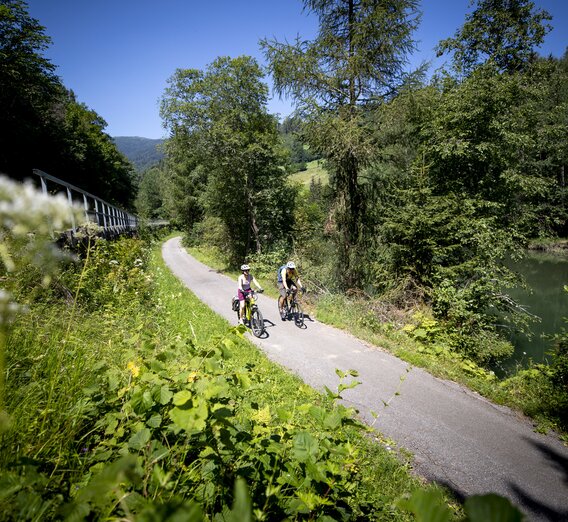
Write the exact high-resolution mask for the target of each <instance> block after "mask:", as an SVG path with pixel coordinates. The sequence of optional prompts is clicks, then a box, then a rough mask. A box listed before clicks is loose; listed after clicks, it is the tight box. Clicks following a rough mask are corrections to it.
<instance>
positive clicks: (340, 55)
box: [261, 0, 418, 286]
mask: <svg viewBox="0 0 568 522" xmlns="http://www.w3.org/2000/svg"><path fill="white" fill-rule="evenodd" d="M417 4H418V2H417V1H415V0H394V1H392V0H391V1H388V2H387V1H385V0H334V1H324V0H305V1H304V6H305V8H306V9H307V10H309V11H311V12H313V13H315V14H316V15H317V16H318V18H319V33H318V36H317V37H316V38H315V39H314V40H313V41H311V42H304V41H302V40H300V38H299V37H298V38H297V39H296V41H295V43H293V44H289V43H279V42H277V41H275V40H271V41H270V40H266V39H265V40H263V41H262V42H261V45H262V47H263V49H264V53H265V55H266V58H267V60H268V62H269V69H270V71H271V73H272V75H273V77H274V85H275V90H276V91H277V92H278V93H279V94H280V95H282V94H285V95H289V96H291V97H292V99H293V100H294V102H295V103H296V105H297V109H298V113H299V114H301V115H302V117H303V118H304V119H305V121H306V124H305V126H304V134H305V137H306V141H307V143H308V144H309V146H310V149H311V150H313V151H314V152H315V153H317V154H320V155H322V156H323V157H325V158H326V159H327V160H328V164H329V165H330V167H331V169H332V176H331V181H332V183H333V185H334V188H335V191H336V204H335V206H334V208H335V219H334V221H335V222H336V224H337V231H338V235H337V242H338V247H339V252H338V254H339V259H340V260H341V274H342V275H343V284H344V285H345V286H356V285H357V284H358V282H359V274H358V271H359V267H358V266H357V261H356V257H357V253H356V249H355V247H356V246H357V243H358V241H359V238H360V233H361V224H362V216H363V201H362V197H361V190H360V186H359V174H360V172H361V169H362V168H364V167H365V165H367V164H368V163H369V161H370V159H371V157H372V155H373V148H372V146H371V136H370V132H369V129H368V127H367V126H366V124H365V118H364V107H365V106H366V105H368V104H370V103H371V102H376V101H377V100H380V99H383V98H385V97H386V96H388V95H391V94H392V93H393V92H394V90H395V87H396V85H397V84H398V83H400V81H401V79H402V76H403V66H404V64H405V56H406V54H407V53H408V52H409V51H410V50H411V49H413V41H412V39H411V33H412V31H413V30H414V29H415V28H416V25H417V23H418V16H417Z"/></svg>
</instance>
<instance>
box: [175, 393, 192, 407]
mask: <svg viewBox="0 0 568 522" xmlns="http://www.w3.org/2000/svg"><path fill="white" fill-rule="evenodd" d="M190 399H191V392H190V391H189V390H182V391H180V392H177V393H176V394H175V395H174V400H173V403H174V405H175V406H183V405H184V404H185V403H186V402H187V401H189V400H190Z"/></svg>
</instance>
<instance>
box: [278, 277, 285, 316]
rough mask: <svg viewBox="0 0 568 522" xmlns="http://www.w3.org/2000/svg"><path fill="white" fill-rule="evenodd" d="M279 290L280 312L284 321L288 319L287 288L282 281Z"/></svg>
mask: <svg viewBox="0 0 568 522" xmlns="http://www.w3.org/2000/svg"><path fill="white" fill-rule="evenodd" d="M278 290H279V291H280V296H279V297H278V312H279V313H280V318H281V319H282V320H283V321H284V319H286V311H285V310H284V306H285V304H286V289H285V288H284V285H283V284H282V283H278Z"/></svg>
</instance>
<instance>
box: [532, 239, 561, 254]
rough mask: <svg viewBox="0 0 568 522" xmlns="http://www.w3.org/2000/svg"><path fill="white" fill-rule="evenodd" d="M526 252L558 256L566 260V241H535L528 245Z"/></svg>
mask: <svg viewBox="0 0 568 522" xmlns="http://www.w3.org/2000/svg"><path fill="white" fill-rule="evenodd" d="M527 248H528V250H534V251H538V252H546V253H548V254H558V255H561V256H566V257H567V258H568V239H550V240H549V239H535V240H533V241H531V242H530V243H529V245H528V247H527Z"/></svg>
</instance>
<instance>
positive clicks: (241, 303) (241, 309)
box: [238, 289, 245, 324]
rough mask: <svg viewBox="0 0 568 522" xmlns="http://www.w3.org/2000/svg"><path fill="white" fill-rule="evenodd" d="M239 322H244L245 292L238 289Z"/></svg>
mask: <svg viewBox="0 0 568 522" xmlns="http://www.w3.org/2000/svg"><path fill="white" fill-rule="evenodd" d="M238 296H239V323H241V324H244V322H245V294H243V292H242V291H241V289H239V291H238Z"/></svg>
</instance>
